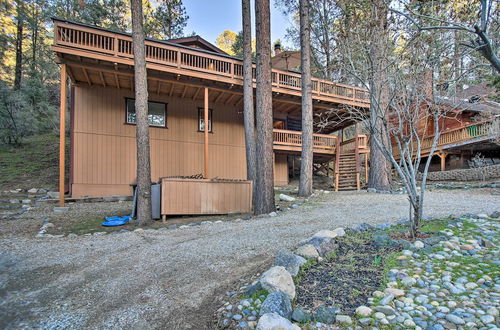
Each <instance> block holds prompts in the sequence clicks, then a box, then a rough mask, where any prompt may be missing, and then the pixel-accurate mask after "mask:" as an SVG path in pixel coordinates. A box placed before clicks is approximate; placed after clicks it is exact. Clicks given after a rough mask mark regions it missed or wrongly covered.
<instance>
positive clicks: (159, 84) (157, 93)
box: [156, 80, 161, 95]
mask: <svg viewBox="0 0 500 330" xmlns="http://www.w3.org/2000/svg"><path fill="white" fill-rule="evenodd" d="M160 89H161V81H159V80H158V88H157V89H156V95H160Z"/></svg>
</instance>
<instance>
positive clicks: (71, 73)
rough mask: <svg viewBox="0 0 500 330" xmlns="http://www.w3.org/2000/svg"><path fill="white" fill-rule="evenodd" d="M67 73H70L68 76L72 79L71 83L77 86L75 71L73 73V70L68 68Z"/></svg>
mask: <svg viewBox="0 0 500 330" xmlns="http://www.w3.org/2000/svg"><path fill="white" fill-rule="evenodd" d="M66 71H67V72H68V76H69V78H70V79H71V81H72V82H73V83H75V84H76V83H77V81H76V78H75V75H74V74H73V71H71V69H70V68H69V67H66Z"/></svg>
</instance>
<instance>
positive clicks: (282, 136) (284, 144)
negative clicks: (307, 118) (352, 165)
mask: <svg viewBox="0 0 500 330" xmlns="http://www.w3.org/2000/svg"><path fill="white" fill-rule="evenodd" d="M336 145H337V137H336V136H335V135H326V134H313V152H314V153H322V154H334V153H335V150H336ZM273 149H274V150H282V151H301V150H302V132H298V131H289V130H284V129H273Z"/></svg>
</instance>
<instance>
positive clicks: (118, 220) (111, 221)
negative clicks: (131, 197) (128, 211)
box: [101, 215, 132, 227]
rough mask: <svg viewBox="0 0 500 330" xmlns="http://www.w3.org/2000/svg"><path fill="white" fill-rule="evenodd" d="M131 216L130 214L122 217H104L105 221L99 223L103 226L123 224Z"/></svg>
mask: <svg viewBox="0 0 500 330" xmlns="http://www.w3.org/2000/svg"><path fill="white" fill-rule="evenodd" d="M131 218H132V217H131V216H130V215H125V216H123V217H106V218H105V219H106V221H104V222H103V223H101V225H102V226H105V227H115V226H123V225H124V224H126V223H127V222H129V220H130V219H131Z"/></svg>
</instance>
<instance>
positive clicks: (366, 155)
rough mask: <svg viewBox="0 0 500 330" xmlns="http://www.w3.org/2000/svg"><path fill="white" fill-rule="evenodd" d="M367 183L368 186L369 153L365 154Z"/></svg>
mask: <svg viewBox="0 0 500 330" xmlns="http://www.w3.org/2000/svg"><path fill="white" fill-rule="evenodd" d="M365 183H366V185H368V153H366V154H365Z"/></svg>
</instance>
